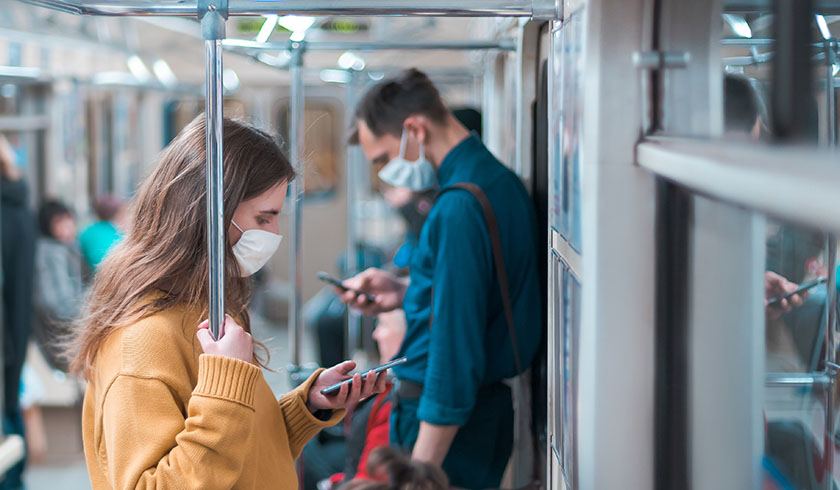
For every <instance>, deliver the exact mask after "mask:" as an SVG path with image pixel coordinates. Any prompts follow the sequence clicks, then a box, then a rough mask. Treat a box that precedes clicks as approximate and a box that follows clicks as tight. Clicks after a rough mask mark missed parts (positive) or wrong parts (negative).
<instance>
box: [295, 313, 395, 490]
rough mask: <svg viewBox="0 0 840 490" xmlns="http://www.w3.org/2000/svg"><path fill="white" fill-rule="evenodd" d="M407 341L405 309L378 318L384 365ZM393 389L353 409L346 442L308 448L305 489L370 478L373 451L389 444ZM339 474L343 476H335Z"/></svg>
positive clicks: (314, 443)
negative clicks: (369, 462)
mask: <svg viewBox="0 0 840 490" xmlns="http://www.w3.org/2000/svg"><path fill="white" fill-rule="evenodd" d="M404 338H405V313H404V312H403V311H402V310H394V311H390V312H388V313H382V314H381V315H379V316H378V317H377V324H376V329H375V330H374V331H373V339H374V340H375V341H376V346H377V348H378V349H379V363H380V364H385V363H386V362H388V361H390V360H392V359H393V358H394V357H396V355H397V352H399V350H400V345H401V344H402V341H403V339H404ZM390 390H391V384H390V382H389V383H388V385H387V386H386V389H385V391H384V392H382V393H380V394H379V395H377V396H376V397H371V398H368V399H367V400H362V401H361V402H359V404H358V405H357V406H356V407H355V408H353V410H352V412H351V415H350V417H351V420H350V427H349V430H348V431H347V437H346V440H345V439H341V440H328V441H324V442H323V443H322V442H319V441H318V440H317V439H315V440H313V441H312V443H310V444H309V445H307V446H306V449H304V451H303V460H304V478H303V481H304V489H307V490H308V489H314V488H318V489H319V490H323V489H325V488H332V487H333V486H334V485H336V484H340V483H341V482H344V481H348V480H350V479H353V478H363V479H365V478H369V475H368V474H367V461H368V457H369V456H370V453H371V451H373V450H374V449H376V448H378V447H381V446H387V445H388V443H389V439H388V434H389V427H390V422H389V417H390V415H391V401H390V400H389V395H390ZM331 468H334V469H332V470H331ZM337 471H339V472H340V473H335V472H337ZM333 473H335V474H333Z"/></svg>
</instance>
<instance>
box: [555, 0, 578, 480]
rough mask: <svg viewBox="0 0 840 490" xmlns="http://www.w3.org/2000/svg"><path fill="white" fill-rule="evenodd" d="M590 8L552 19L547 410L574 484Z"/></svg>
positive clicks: (560, 476)
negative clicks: (585, 34) (584, 67)
mask: <svg viewBox="0 0 840 490" xmlns="http://www.w3.org/2000/svg"><path fill="white" fill-rule="evenodd" d="M584 23H585V9H584V8H583V7H578V8H576V9H574V10H572V11H570V12H566V13H565V20H564V21H563V22H555V23H553V24H552V25H551V27H550V41H549V46H548V56H547V61H548V63H547V65H546V69H547V74H546V78H545V84H546V86H545V90H546V93H547V100H546V102H547V117H548V121H547V123H548V131H547V135H546V136H547V138H546V139H547V141H546V142H545V143H546V147H547V150H548V151H547V165H548V169H547V170H548V172H547V174H548V182H549V185H548V189H547V191H548V192H547V194H548V200H547V208H546V213H547V216H546V218H547V237H546V238H547V241H548V244H549V250H548V254H547V255H548V257H547V262H548V304H549V308H548V325H549V328H548V332H549V333H548V356H547V359H548V360H549V362H548V417H547V428H548V430H547V436H548V437H547V452H548V468H547V469H548V479H549V482H550V485H551V486H550V488H556V489H565V488H577V486H578V476H577V472H578V465H577V441H578V431H577V423H576V417H577V403H576V400H577V390H578V355H579V354H578V350H579V339H578V337H579V331H580V319H581V310H580V308H581V298H582V296H581V291H582V290H581V287H582V284H583V269H582V253H583V247H582V240H581V199H580V196H581V187H580V182H581V175H582V166H581V163H582V146H581V142H582V140H581V137H582V125H581V115H582V114H583V95H584V94H583V84H582V80H581V77H582V71H581V70H582V62H583V53H584V51H583V50H584V38H583V32H584V27H585V24H584Z"/></svg>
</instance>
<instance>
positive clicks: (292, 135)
mask: <svg viewBox="0 0 840 490" xmlns="http://www.w3.org/2000/svg"><path fill="white" fill-rule="evenodd" d="M303 50H304V47H303V44H302V43H294V44H292V59H291V64H290V65H289V68H290V70H289V73H290V75H291V78H292V80H291V82H292V83H291V89H290V93H289V153H290V155H289V156H290V158H291V160H292V165H294V166H295V171H296V172H297V177H296V178H295V180H293V181H292V190H291V196H290V197H291V205H292V219H291V223H290V228H291V230H290V234H291V235H292V237H291V238H292V240H291V242H292V244H291V245H292V246H291V249H290V252H289V276H290V277H291V280H292V281H293V292H292V301H291V304H290V305H289V348H290V349H291V352H292V365H294V366H300V341H301V335H300V334H301V330H302V327H303V325H301V322H300V309H301V303H302V289H303V274H302V270H303V260H302V254H301V251H302V248H301V240H302V237H303V233H302V229H301V224H302V222H301V215H302V211H303V209H302V208H303V206H302V204H303V203H302V202H301V199H302V197H303V189H304V187H303V166H302V165H301V164H300V162H301V155H302V154H303V129H304V128H303V124H304V122H303V121H304V120H303V116H304V112H303V110H304V107H303V104H304V94H303V71H302V70H301V68H302V67H303Z"/></svg>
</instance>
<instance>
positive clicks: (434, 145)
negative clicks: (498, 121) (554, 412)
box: [342, 69, 542, 488]
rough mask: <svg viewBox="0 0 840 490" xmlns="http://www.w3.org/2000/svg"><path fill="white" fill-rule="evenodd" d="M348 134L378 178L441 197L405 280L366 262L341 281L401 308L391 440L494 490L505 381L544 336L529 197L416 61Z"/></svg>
mask: <svg viewBox="0 0 840 490" xmlns="http://www.w3.org/2000/svg"><path fill="white" fill-rule="evenodd" d="M356 130H357V139H358V142H359V144H360V145H361V146H362V149H363V150H364V153H365V155H366V156H367V158H368V159H369V160H371V161H372V162H373V164H374V165H376V166H382V170H381V171H380V172H379V176H380V178H381V179H382V180H384V181H385V182H386V183H389V184H391V185H393V186H399V187H408V188H410V189H412V190H414V191H423V190H427V189H430V188H432V187H434V186H435V185H437V186H439V187H440V189H441V191H442V193H441V194H440V195H439V197H438V199H437V200H436V201H435V203H434V206H433V207H432V209H431V211H430V212H429V216H428V218H427V219H426V222H425V224H424V225H423V229H422V232H421V233H420V239H419V241H418V243H417V247H416V248H415V249H414V251H413V252H412V255H411V262H410V271H409V278H410V280H409V281H404V280H402V279H399V278H397V277H395V276H393V275H392V274H390V273H387V272H385V271H381V270H378V269H369V270H367V271H365V272H363V273H361V274H359V275H357V276H356V277H354V278H351V279H349V280H347V281H346V282H345V284H346V285H347V286H348V287H352V288H355V289H359V290H363V291H365V292H368V293H371V294H374V295H375V296H376V301H375V302H374V303H373V304H367V303H366V302H365V299H364V298H363V297H356V296H355V295H354V294H353V293H352V292H348V293H346V294H344V295H343V296H342V298H343V300H344V301H346V302H348V303H350V304H352V305H353V306H354V307H355V308H358V309H359V310H361V311H362V312H363V313H365V314H368V315H374V314H379V313H382V312H386V311H391V310H394V309H397V308H403V309H404V310H405V314H406V320H407V325H408V326H407V331H406V338H405V341H404V342H403V345H402V347H401V349H400V353H399V354H398V355H399V356H405V357H407V358H408V362H407V363H406V364H403V365H401V366H399V367H397V368H395V369H394V373H395V375H396V376H397V380H398V384H397V385H396V388H395V389H394V396H395V400H396V401H395V403H394V406H393V409H392V414H391V443H392V445H393V446H396V447H398V448H400V449H402V450H404V451H406V452H411V453H412V457H413V458H414V459H417V460H419V461H425V462H431V463H433V464H436V465H441V464H442V467H443V469H444V471H445V472H446V473H447V475H448V476H449V479H450V481H451V482H452V484H453V485H455V486H458V487H463V488H491V487H498V486H499V483H500V482H501V478H502V474H503V473H504V471H505V467H506V466H507V463H508V459H509V457H510V454H511V450H512V446H513V404H512V400H511V390H510V388H508V386H507V385H505V384H504V383H503V382H502V381H503V380H504V379H505V378H510V377H513V376H515V375H516V374H518V373H520V372H522V371H523V370H524V369H525V368H526V367H527V366H529V365H530V363H531V361H532V359H533V358H534V356H535V354H536V350H537V347H538V344H539V341H540V338H541V335H542V331H541V330H542V328H541V324H542V322H541V314H540V311H541V309H542V305H541V304H540V291H539V276H538V274H537V243H536V237H537V224H536V216H535V211H534V207H533V203H532V201H531V198H530V196H529V195H528V193H527V191H526V190H525V187H524V185H523V184H522V182H521V181H520V179H519V178H518V177H517V176H516V174H514V173H513V172H511V171H510V170H508V169H507V168H506V167H505V166H504V165H502V164H501V162H499V161H498V160H497V159H496V158H495V157H494V156H493V155H492V154H491V153H490V151H488V150H487V148H485V147H484V145H483V144H482V142H481V140H479V139H478V138H477V137H476V136H474V135H472V134H470V132H469V131H467V129H466V128H465V127H464V126H463V125H462V124H461V123H460V122H458V121H457V120H456V119H455V118H454V117H453V115H452V114H451V113H450V111H449V109H447V107H446V105H445V104H444V102H443V100H442V99H441V97H440V94H439V93H438V91H437V89H436V88H435V86H434V85H433V84H432V82H431V81H430V80H429V78H428V77H427V76H426V75H425V74H423V73H422V72H420V71H418V70H416V69H410V70H406V71H404V72H402V73H400V74H399V75H397V76H396V77H394V78H391V79H387V80H384V81H382V82H380V83H378V84H377V85H375V86H374V87H373V88H372V89H371V90H370V91H369V92H368V93H367V94H366V95H365V96H364V97H363V99H362V101H361V103H360V104H359V106H358V108H357V110H356ZM491 217H492V221H491ZM491 222H495V223H496V224H497V229H498V234H495V233H491V232H490V230H491V227H490V224H489V223H491ZM497 237H498V239H497ZM500 278H501V279H500ZM503 299H509V300H510V301H509V302H508V301H503ZM508 305H509V306H510V309H509V310H508V309H507V306H508Z"/></svg>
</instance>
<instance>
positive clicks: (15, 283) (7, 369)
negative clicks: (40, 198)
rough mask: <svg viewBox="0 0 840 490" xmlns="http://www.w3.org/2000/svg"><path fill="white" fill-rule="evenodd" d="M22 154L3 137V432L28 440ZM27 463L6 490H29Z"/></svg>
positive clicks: (31, 253) (31, 262) (28, 301)
mask: <svg viewBox="0 0 840 490" xmlns="http://www.w3.org/2000/svg"><path fill="white" fill-rule="evenodd" d="M17 160H18V158H17V154H16V152H15V149H14V148H13V147H12V145H11V144H10V143H9V142H8V140H7V139H6V138H5V137H4V136H3V135H2V134H0V172H1V173H2V178H0V233H2V236H0V241H2V266H3V269H2V273H3V432H4V433H6V434H18V435H20V436H21V437H23V436H24V422H23V415H22V413H21V408H20V379H21V372H22V370H23V362H24V360H25V359H26V347H27V344H28V342H29V333H30V331H31V329H32V282H33V277H34V275H35V271H34V270H35V236H36V226H35V218H34V216H33V215H32V212H31V211H30V210H29V204H28V199H29V189H28V188H27V184H26V181H25V180H24V179H23V176H22V174H21V171H20V168H19V167H18V164H19V163H21V162H18V161H17ZM23 469H24V462H21V463H19V464H18V465H16V466H15V467H13V468H12V469H11V470H9V472H8V473H7V474H6V478H5V479H4V480H3V481H2V482H0V490H6V489H17V488H23V478H22V476H23Z"/></svg>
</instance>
